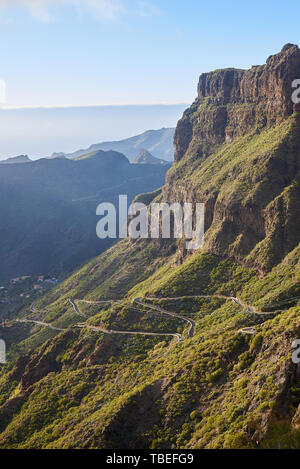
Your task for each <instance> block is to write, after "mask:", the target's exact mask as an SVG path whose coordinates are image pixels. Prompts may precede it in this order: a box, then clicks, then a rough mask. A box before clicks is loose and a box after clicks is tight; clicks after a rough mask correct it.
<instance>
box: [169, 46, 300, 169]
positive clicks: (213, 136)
mask: <svg viewBox="0 0 300 469" xmlns="http://www.w3.org/2000/svg"><path fill="white" fill-rule="evenodd" d="M299 78H300V50H299V48H298V46H296V45H293V44H287V45H285V46H284V47H283V49H282V50H281V52H280V53H279V54H276V55H273V56H271V57H269V58H268V60H267V62H266V64H265V65H262V66H253V67H252V68H251V69H250V70H237V69H234V68H230V69H225V70H216V71H214V72H210V73H204V74H202V75H201V76H200V80H199V84H198V97H197V99H196V101H195V102H194V104H193V105H192V107H191V108H190V109H188V110H187V111H186V112H185V114H184V116H183V118H182V119H181V120H180V121H179V123H178V126H177V129H176V132H175V161H179V160H180V159H181V158H182V157H183V156H184V154H185V153H186V151H187V150H189V151H190V153H192V154H194V155H195V156H198V157H201V156H203V155H204V156H205V155H207V154H208V153H209V152H210V150H211V147H213V146H214V145H217V144H222V143H224V142H227V143H229V142H232V141H233V140H234V139H235V138H236V137H239V136H242V135H245V134H247V133H249V132H251V131H256V130H259V129H262V128H263V127H266V126H272V125H276V124H278V123H280V122H282V121H283V120H284V119H286V118H287V117H288V116H289V115H291V114H292V113H293V112H294V111H295V104H294V103H293V101H292V93H293V91H294V90H293V88H292V83H293V81H294V80H295V79H299Z"/></svg>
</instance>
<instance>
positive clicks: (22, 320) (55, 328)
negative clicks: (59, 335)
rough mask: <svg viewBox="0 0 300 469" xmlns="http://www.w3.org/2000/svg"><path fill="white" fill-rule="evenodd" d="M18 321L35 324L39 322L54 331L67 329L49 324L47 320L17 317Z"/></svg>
mask: <svg viewBox="0 0 300 469" xmlns="http://www.w3.org/2000/svg"><path fill="white" fill-rule="evenodd" d="M17 322H20V323H33V324H37V325H38V326H43V327H48V328H49V329H52V330H54V331H60V332H61V331H65V330H66V329H61V328H59V327H54V326H52V324H49V323H47V322H43V321H34V320H33V319H17Z"/></svg>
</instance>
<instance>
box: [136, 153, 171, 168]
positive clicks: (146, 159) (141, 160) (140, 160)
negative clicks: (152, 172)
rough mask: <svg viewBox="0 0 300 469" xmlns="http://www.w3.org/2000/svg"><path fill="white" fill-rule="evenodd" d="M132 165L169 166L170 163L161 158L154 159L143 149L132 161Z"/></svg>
mask: <svg viewBox="0 0 300 469" xmlns="http://www.w3.org/2000/svg"><path fill="white" fill-rule="evenodd" d="M133 163H134V164H164V165H168V166H170V163H169V162H168V161H166V160H163V159H161V158H156V157H155V156H153V155H152V154H151V153H150V152H149V151H147V150H145V149H143V150H141V151H140V153H139V154H138V156H137V157H136V158H135V159H134V160H133Z"/></svg>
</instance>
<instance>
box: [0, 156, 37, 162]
mask: <svg viewBox="0 0 300 469" xmlns="http://www.w3.org/2000/svg"><path fill="white" fill-rule="evenodd" d="M15 163H31V159H30V158H28V155H18V156H13V157H12V158H7V159H6V160H3V161H0V164H15Z"/></svg>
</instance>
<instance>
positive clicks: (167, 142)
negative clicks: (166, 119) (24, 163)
mask: <svg viewBox="0 0 300 469" xmlns="http://www.w3.org/2000/svg"><path fill="white" fill-rule="evenodd" d="M174 133H175V129H174V128H171V127H169V128H162V129H158V130H146V131H145V132H143V133H141V134H138V135H135V136H134V137H129V138H126V139H124V140H117V141H110V142H109V141H107V142H101V143H96V144H93V145H91V146H90V147H89V148H87V149H80V150H78V151H75V152H74V153H53V155H52V158H57V155H59V157H62V156H65V157H66V158H70V159H76V158H78V157H80V156H84V155H88V154H90V153H93V152H96V151H99V150H104V151H117V152H119V153H123V154H124V155H125V156H126V157H127V158H128V159H129V161H130V162H133V160H134V159H135V158H136V157H137V156H138V155H139V152H140V151H141V150H147V151H149V152H150V153H151V154H152V155H153V156H154V157H156V158H163V159H165V160H166V161H170V162H173V160H174V145H173V141H174Z"/></svg>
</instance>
